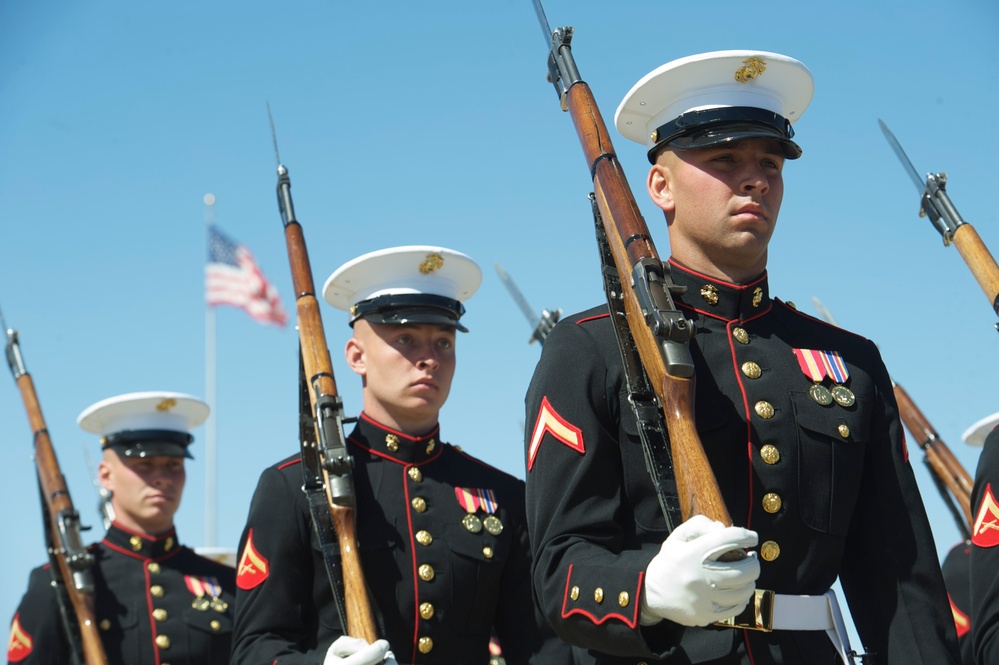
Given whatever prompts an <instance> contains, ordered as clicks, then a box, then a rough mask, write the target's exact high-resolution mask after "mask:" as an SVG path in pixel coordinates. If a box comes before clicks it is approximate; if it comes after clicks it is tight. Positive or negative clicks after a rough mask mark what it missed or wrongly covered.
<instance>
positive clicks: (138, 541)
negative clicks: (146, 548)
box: [128, 536, 142, 552]
mask: <svg viewBox="0 0 999 665" xmlns="http://www.w3.org/2000/svg"><path fill="white" fill-rule="evenodd" d="M128 544H129V545H131V546H132V551H133V552H138V551H139V550H141V549H142V538H139V537H138V536H132V537H131V538H129V539H128Z"/></svg>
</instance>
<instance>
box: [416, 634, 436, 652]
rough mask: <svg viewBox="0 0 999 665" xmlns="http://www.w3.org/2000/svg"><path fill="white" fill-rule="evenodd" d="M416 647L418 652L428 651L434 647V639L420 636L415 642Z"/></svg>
mask: <svg viewBox="0 0 999 665" xmlns="http://www.w3.org/2000/svg"><path fill="white" fill-rule="evenodd" d="M416 648H417V649H419V650H420V653H430V652H431V650H433V648H434V641H433V640H432V639H430V638H429V637H421V638H420V641H419V642H417V643H416Z"/></svg>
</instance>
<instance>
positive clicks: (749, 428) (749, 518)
mask: <svg viewBox="0 0 999 665" xmlns="http://www.w3.org/2000/svg"><path fill="white" fill-rule="evenodd" d="M735 323H737V322H736V321H730V322H729V323H728V324H727V325H726V326H725V331H726V333H727V336H728V348H729V351H730V352H731V354H732V372H733V373H734V374H735V380H736V383H738V384H739V392H740V393H741V394H742V411H743V413H744V414H745V420H746V458H747V459H748V460H749V465H748V468H747V469H746V473H747V475H748V477H749V482H748V487H749V500H748V501H747V502H746V503H747V508H746V510H747V512H746V528H749V529H751V528H753V527H752V524H753V503H754V502H753V424H752V414H750V412H749V396H748V395H747V394H746V386H745V384H744V383H743V382H742V374H741V372H740V371H739V359H738V357H737V353H736V350H735V343H734V342H733V337H732V326H733V325H734V324H735Z"/></svg>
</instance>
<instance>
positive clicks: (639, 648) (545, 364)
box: [526, 320, 666, 657]
mask: <svg viewBox="0 0 999 665" xmlns="http://www.w3.org/2000/svg"><path fill="white" fill-rule="evenodd" d="M601 346H602V345H601V344H599V343H598V341H597V340H596V339H594V338H593V337H592V336H591V334H590V332H588V326H587V325H581V324H578V323H576V321H575V320H565V321H562V322H560V323H559V324H558V325H557V326H556V327H555V329H554V330H553V331H552V333H551V334H550V335H549V337H548V338H547V339H546V340H545V345H544V348H543V350H542V355H541V359H540V361H539V363H538V366H537V368H536V370H535V373H534V377H533V379H532V381H531V385H530V388H529V389H528V393H527V398H526V409H527V411H526V419H527V429H526V438H527V441H526V445H527V458H528V473H527V510H528V525H529V529H530V537H531V546H532V548H533V550H534V562H533V570H532V578H533V583H534V590H535V593H536V595H537V602H538V603H539V605H540V607H541V609H542V611H543V613H544V615H545V617H546V618H547V620H548V621H549V623H550V624H551V625H552V626H553V628H554V629H555V631H556V633H557V634H558V635H559V636H560V637H561V638H562V639H564V640H565V641H566V642H569V643H571V644H574V645H579V646H582V647H586V648H592V649H595V650H597V651H600V652H602V653H606V654H613V655H619V656H641V657H654V656H656V655H657V651H659V649H657V648H654V646H653V645H652V644H650V642H649V641H648V640H647V635H646V631H644V630H643V629H641V628H640V626H639V609H640V595H641V592H642V588H643V578H644V573H645V569H646V568H647V566H648V564H649V561H651V560H652V558H653V556H655V554H656V552H657V551H658V544H661V543H662V540H663V539H664V538H665V536H666V534H665V531H663V532H661V533H659V534H653V535H652V536H651V537H650V536H649V535H648V534H644V535H643V537H641V538H636V537H635V533H634V530H635V529H639V530H640V529H641V528H642V527H641V525H639V526H636V519H635V516H634V515H633V514H632V513H631V512H630V511H631V508H630V505H631V504H632V502H631V501H630V500H629V498H628V497H625V496H624V491H625V490H624V488H625V487H626V485H627V483H626V481H625V478H624V474H625V473H630V472H633V470H631V469H630V467H629V469H628V470H626V469H625V468H623V467H624V465H623V464H622V461H621V453H620V449H619V444H618V439H619V436H622V433H621V432H620V429H619V428H620V424H619V423H620V413H619V410H620V408H619V404H620V395H619V392H620V391H621V390H622V387H621V385H619V384H620V381H619V380H617V378H616V377H614V376H611V374H610V372H609V370H608V367H607V365H606V363H605V361H604V355H603V354H604V353H606V348H601ZM639 472H642V473H644V472H645V470H644V468H640V469H639ZM659 528H660V529H664V528H665V527H664V525H663V526H660V527H659ZM639 541H642V542H645V543H648V544H645V545H642V544H638V543H639ZM657 543H658V544H657ZM650 544H651V545H650ZM664 623H666V622H664ZM651 632H652V631H650V634H651Z"/></svg>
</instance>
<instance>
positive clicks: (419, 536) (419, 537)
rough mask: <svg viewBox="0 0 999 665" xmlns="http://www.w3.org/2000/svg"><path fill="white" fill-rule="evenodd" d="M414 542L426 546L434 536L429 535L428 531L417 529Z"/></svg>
mask: <svg viewBox="0 0 999 665" xmlns="http://www.w3.org/2000/svg"><path fill="white" fill-rule="evenodd" d="M416 542H418V543H419V544H421V545H423V546H424V547H426V546H427V545H429V544H430V543H432V542H434V537H433V536H431V535H430V532H429V531H417V532H416Z"/></svg>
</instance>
